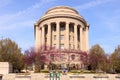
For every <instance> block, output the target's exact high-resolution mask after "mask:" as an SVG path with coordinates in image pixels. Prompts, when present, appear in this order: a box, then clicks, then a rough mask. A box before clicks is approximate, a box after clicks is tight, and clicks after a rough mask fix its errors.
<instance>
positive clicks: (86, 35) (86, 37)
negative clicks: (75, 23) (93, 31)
mask: <svg viewBox="0 0 120 80" xmlns="http://www.w3.org/2000/svg"><path fill="white" fill-rule="evenodd" d="M85 31H86V32H85V33H86V34H85V39H86V42H85V43H86V46H85V47H86V51H88V27H86V30H85Z"/></svg>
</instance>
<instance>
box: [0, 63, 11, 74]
mask: <svg viewBox="0 0 120 80" xmlns="http://www.w3.org/2000/svg"><path fill="white" fill-rule="evenodd" d="M11 72H12V64H10V63H9V62H0V74H2V75H4V74H8V73H11Z"/></svg>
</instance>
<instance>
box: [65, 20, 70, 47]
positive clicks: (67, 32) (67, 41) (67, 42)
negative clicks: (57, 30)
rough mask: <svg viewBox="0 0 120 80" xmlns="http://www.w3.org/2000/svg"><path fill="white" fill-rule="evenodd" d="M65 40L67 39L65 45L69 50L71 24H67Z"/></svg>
mask: <svg viewBox="0 0 120 80" xmlns="http://www.w3.org/2000/svg"><path fill="white" fill-rule="evenodd" d="M65 39H66V42H65V44H66V47H65V48H66V49H69V23H67V22H66V37H65Z"/></svg>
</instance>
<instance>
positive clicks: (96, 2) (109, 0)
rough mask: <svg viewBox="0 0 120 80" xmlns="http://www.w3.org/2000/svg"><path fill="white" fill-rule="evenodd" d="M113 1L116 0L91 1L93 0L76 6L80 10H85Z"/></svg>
mask: <svg viewBox="0 0 120 80" xmlns="http://www.w3.org/2000/svg"><path fill="white" fill-rule="evenodd" d="M111 1H114V0H94V1H91V2H88V3H85V4H83V5H80V6H76V7H75V8H76V9H78V10H84V9H89V8H91V7H95V6H98V5H102V4H104V3H108V2H111Z"/></svg>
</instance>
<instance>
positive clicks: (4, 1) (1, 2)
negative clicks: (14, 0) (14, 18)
mask: <svg viewBox="0 0 120 80" xmlns="http://www.w3.org/2000/svg"><path fill="white" fill-rule="evenodd" d="M10 2H11V0H0V8H1V7H4V6H6V5H8V4H9V3H10Z"/></svg>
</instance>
